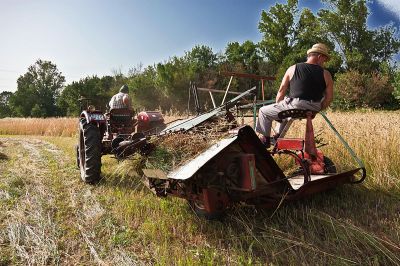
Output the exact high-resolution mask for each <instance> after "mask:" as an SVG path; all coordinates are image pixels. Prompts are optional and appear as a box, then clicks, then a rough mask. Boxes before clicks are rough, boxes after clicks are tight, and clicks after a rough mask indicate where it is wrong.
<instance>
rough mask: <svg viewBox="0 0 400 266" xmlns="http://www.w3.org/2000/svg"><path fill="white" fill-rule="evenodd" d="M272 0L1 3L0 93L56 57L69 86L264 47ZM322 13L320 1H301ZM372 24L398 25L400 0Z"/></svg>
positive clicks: (376, 14)
mask: <svg viewBox="0 0 400 266" xmlns="http://www.w3.org/2000/svg"><path fill="white" fill-rule="evenodd" d="M276 2H281V3H283V2H286V1H283V0H281V1H271V0H197V1H195V0H114V1H111V0H109V1H99V0H81V1H78V0H57V1H54V0H53V1H51V0H35V1H33V0H31V1H27V0H0V25H1V27H0V36H1V39H0V91H4V90H8V91H15V90H16V88H17V84H16V80H17V78H18V77H19V76H20V75H23V74H24V73H25V72H26V71H27V68H28V66H29V65H32V64H33V63H34V62H35V61H36V60H37V59H39V58H40V59H43V60H50V61H52V62H53V63H55V64H56V65H57V67H58V69H59V70H60V71H61V72H62V73H63V75H65V77H66V81H67V84H68V83H71V82H72V81H74V80H79V79H80V78H84V77H86V76H88V75H98V76H102V75H110V74H112V73H113V70H121V71H122V72H123V73H126V72H127V71H128V70H129V69H130V68H132V67H134V66H137V65H138V64H139V63H142V64H144V65H149V64H153V63H157V62H162V61H164V60H167V59H168V58H169V57H170V56H173V55H178V56H179V55H183V54H184V51H188V50H190V49H191V48H192V47H193V46H194V45H196V44H204V45H208V46H210V47H211V48H213V50H214V52H218V51H222V50H224V48H225V46H226V44H227V43H228V42H231V41H239V42H243V41H245V40H252V41H254V42H258V41H260V39H261V35H260V33H259V32H258V28H257V26H258V22H259V19H260V14H261V11H262V10H263V9H264V10H268V9H269V7H270V6H271V5H273V4H275V3H276ZM299 4H300V8H303V7H308V8H310V9H312V10H317V9H319V8H320V7H322V4H321V2H320V1H316V0H299ZM369 8H370V12H371V13H372V14H371V15H370V17H369V20H368V25H370V26H371V27H377V26H380V25H384V24H387V23H390V22H393V23H395V25H396V26H397V27H398V26H399V25H400V5H399V4H398V0H378V1H377V0H375V1H372V2H371V3H369Z"/></svg>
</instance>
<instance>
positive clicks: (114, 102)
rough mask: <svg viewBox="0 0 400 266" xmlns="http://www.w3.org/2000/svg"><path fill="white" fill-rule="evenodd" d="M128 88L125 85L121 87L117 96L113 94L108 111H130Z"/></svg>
mask: <svg viewBox="0 0 400 266" xmlns="http://www.w3.org/2000/svg"><path fill="white" fill-rule="evenodd" d="M128 92H129V88H128V86H127V85H123V86H122V87H121V88H120V89H119V92H118V93H117V94H115V95H114V96H113V97H112V98H111V100H110V103H109V106H110V110H113V109H125V108H126V109H129V110H131V109H132V107H131V100H130V99H129V95H128Z"/></svg>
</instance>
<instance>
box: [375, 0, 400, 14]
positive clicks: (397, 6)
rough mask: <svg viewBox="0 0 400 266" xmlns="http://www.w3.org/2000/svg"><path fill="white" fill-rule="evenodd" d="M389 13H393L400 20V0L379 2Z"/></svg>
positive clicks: (382, 0)
mask: <svg viewBox="0 0 400 266" xmlns="http://www.w3.org/2000/svg"><path fill="white" fill-rule="evenodd" d="M378 2H379V3H380V4H382V5H383V6H384V7H385V8H386V9H387V10H388V11H389V12H392V13H393V14H395V15H396V16H397V18H398V19H400V3H399V0H378Z"/></svg>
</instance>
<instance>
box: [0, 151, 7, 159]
mask: <svg viewBox="0 0 400 266" xmlns="http://www.w3.org/2000/svg"><path fill="white" fill-rule="evenodd" d="M8 159H9V157H8V156H7V155H6V154H4V153H1V152H0V161H5V160H8Z"/></svg>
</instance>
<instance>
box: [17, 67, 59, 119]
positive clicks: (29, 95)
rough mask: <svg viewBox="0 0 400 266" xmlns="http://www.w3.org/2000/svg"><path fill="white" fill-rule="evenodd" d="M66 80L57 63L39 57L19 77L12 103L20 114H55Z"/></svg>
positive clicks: (45, 115) (44, 115)
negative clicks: (57, 101)
mask: <svg viewBox="0 0 400 266" xmlns="http://www.w3.org/2000/svg"><path fill="white" fill-rule="evenodd" d="M64 82H65V77H64V76H63V75H62V73H61V72H59V71H58V69H57V66H56V65H55V64H53V63H51V62H50V61H43V60H41V59H39V60H37V61H36V62H35V64H33V65H31V66H30V67H29V68H28V72H26V73H25V74H24V75H22V76H20V77H19V78H18V80H17V84H18V86H17V91H16V92H15V93H14V94H13V96H12V97H11V99H10V105H11V106H12V108H13V109H14V111H15V112H16V115H18V116H24V117H26V116H43V117H48V116H55V115H57V114H58V113H57V106H56V100H57V98H58V96H59V94H60V91H61V89H62V87H63V85H64ZM33 108H35V109H34V110H33ZM32 110H33V112H32ZM38 110H40V111H38Z"/></svg>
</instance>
